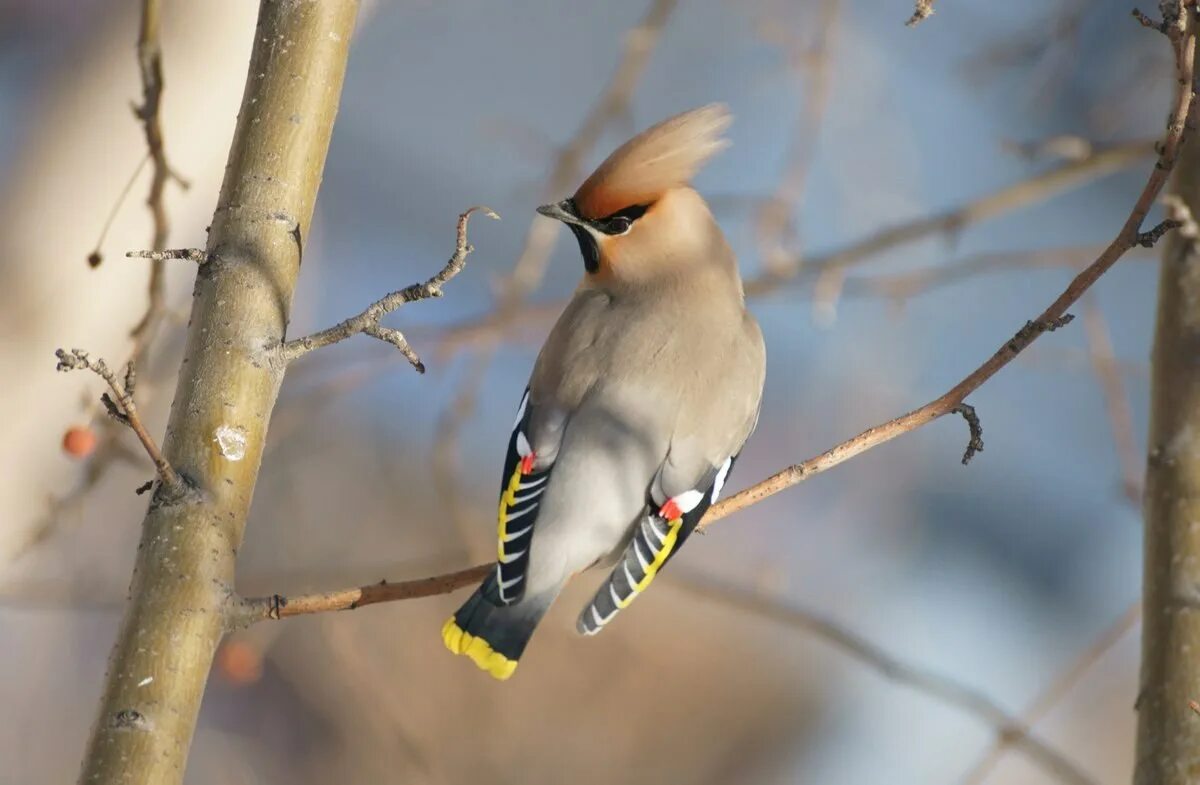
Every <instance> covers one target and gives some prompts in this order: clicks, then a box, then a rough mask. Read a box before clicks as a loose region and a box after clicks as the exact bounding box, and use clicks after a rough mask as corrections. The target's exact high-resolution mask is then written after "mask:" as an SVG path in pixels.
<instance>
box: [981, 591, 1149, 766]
mask: <svg viewBox="0 0 1200 785" xmlns="http://www.w3.org/2000/svg"><path fill="white" fill-rule="evenodd" d="M1141 617H1142V602H1141V600H1140V599H1138V600H1135V601H1134V602H1133V603H1132V604H1130V606H1129V607H1128V608H1126V609H1125V612H1124V613H1122V614H1121V616H1120V617H1119V618H1118V619H1117V620H1116V621H1115V622H1113V623H1112V624H1110V625H1109V626H1108V627H1107V628H1106V629H1105V630H1104V631H1103V632H1102V633H1100V635H1099V636H1098V637H1097V638H1096V640H1095V641H1093V642H1092V644H1091V645H1090V646H1088V647H1087V648H1086V649H1084V650H1083V652H1082V653H1081V654H1080V655H1079V656H1078V657H1076V658H1075V660H1074V661H1073V662H1072V663H1071V665H1070V667H1068V668H1067V669H1066V670H1064V671H1062V673H1061V674H1060V675H1059V676H1057V677H1056V678H1055V679H1054V680H1053V681H1052V682H1050V684H1049V686H1047V687H1046V689H1045V690H1043V691H1042V692H1041V693H1040V694H1039V695H1038V696H1037V698H1035V699H1034V701H1033V703H1032V704H1030V706H1029V708H1028V709H1026V710H1025V711H1023V712H1022V713H1021V723H1022V724H1023V725H1025V726H1026V727H1027V728H1033V727H1034V726H1036V725H1037V723H1038V722H1040V721H1041V720H1042V718H1044V717H1045V716H1046V715H1047V714H1048V713H1049V712H1050V710H1051V709H1053V708H1054V707H1055V706H1057V705H1058V703H1059V701H1061V700H1062V699H1063V697H1064V696H1065V695H1066V694H1067V693H1068V692H1070V691H1071V690H1072V689H1074V688H1075V685H1077V684H1078V683H1079V680H1080V679H1082V678H1083V676H1084V675H1085V674H1086V673H1087V672H1088V671H1089V670H1091V668H1092V666H1093V665H1095V664H1096V662H1097V661H1098V660H1099V659H1100V658H1101V657H1103V656H1104V654H1105V653H1106V652H1108V650H1109V649H1111V648H1112V647H1113V646H1116V645H1117V643H1119V642H1120V641H1121V639H1122V638H1124V637H1125V635H1126V634H1127V633H1128V632H1129V631H1130V630H1131V629H1133V626H1134V625H1135V624H1137V622H1138V619H1140V618H1141ZM1011 744H1012V739H1011V738H1009V737H1006V736H1000V737H999V738H997V739H996V741H995V742H994V743H993V744H992V746H991V748H989V749H988V751H987V752H986V753H985V754H984V757H983V758H981V759H980V761H979V762H978V763H976V764H975V765H974V766H973V767H971V770H970V771H969V772H967V774H966V775H965V776H964V777H963V778H962V780H961V781H960V782H959V785H980V783H982V782H983V781H984V780H985V779H987V776H988V775H989V774H990V773H991V771H992V769H993V768H995V766H996V764H997V763H999V762H1000V758H1001V757H1002V756H1003V755H1004V751H1005V750H1006V749H1007V748H1008V747H1009V746H1010V745H1011Z"/></svg>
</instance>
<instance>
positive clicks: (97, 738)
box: [80, 0, 357, 785]
mask: <svg viewBox="0 0 1200 785" xmlns="http://www.w3.org/2000/svg"><path fill="white" fill-rule="evenodd" d="M356 10H357V1H356V0H321V2H309V1H305V0H263V2H262V3H261V6H260V9H259V18H258V25H257V29H256V31H255V34H254V46H253V52H252V54H251V58H250V68H249V73H248V75H247V79H246V89H245V93H244V95H243V99H242V106H241V111H240V113H239V116H238V123H237V129H236V131H235V133H234V138H233V144H232V147H231V149H230V152H229V162H228V165H227V167H226V171H225V180H224V184H223V186H222V188H221V195H220V198H219V200H218V203H217V209H216V213H215V215H214V216H213V221H212V227H211V231H210V234H209V242H208V252H209V255H210V257H209V258H210V261H208V262H207V263H205V264H203V265H201V266H200V267H199V272H198V274H197V278H196V285H195V292H194V301H193V305H192V318H191V322H190V327H189V332H188V340H187V346H186V348H185V354H184V359H183V363H182V366H181V368H180V373H179V380H178V385H177V388H176V394H175V401H174V403H173V405H172V409H171V418H170V422H169V424H168V427H167V434H166V437H165V439H164V442H163V452H164V454H165V455H166V457H167V460H168V461H169V462H170V463H171V464H172V466H174V468H175V469H176V471H178V472H179V474H180V475H181V476H182V477H183V478H184V479H185V480H186V481H187V483H188V484H189V486H190V488H191V490H190V491H189V492H188V493H187V494H185V495H183V496H182V498H178V497H176V498H173V497H171V496H170V495H169V494H167V493H166V492H165V490H164V489H163V488H161V487H160V488H159V489H158V491H157V492H156V494H155V497H154V498H153V499H152V501H151V503H150V507H149V510H148V511H147V514H146V518H145V521H144V522H143V524H142V538H141V543H140V544H139V546H138V554H137V560H136V563H135V566H134V572H133V579H132V583H131V586H130V590H129V603H128V607H127V608H126V611H125V615H124V618H123V620H122V622H121V628H120V632H119V635H118V639H117V643H116V645H115V647H114V650H113V654H112V657H111V659H110V662H109V668H108V675H107V677H106V684H105V688H104V694H103V697H102V699H101V702H100V709H99V715H98V717H97V719H96V722H95V724H94V726H93V728H92V734H91V738H90V741H89V743H88V746H87V751H86V753H85V757H84V761H83V769H82V774H81V775H80V781H81V782H84V783H105V784H107V783H118V782H119V783H144V784H145V785H171V784H172V783H180V782H181V781H182V779H183V771H184V766H185V764H186V761H187V753H188V748H189V747H190V744H191V739H192V734H193V732H194V730H195V726H196V717H197V714H198V712H199V708H200V702H201V698H202V696H203V694H204V686H205V682H206V680H207V676H208V672H209V668H210V666H211V664H212V658H213V653H214V651H215V650H216V646H217V644H218V643H219V642H220V639H221V637H222V635H223V634H224V632H225V630H226V628H227V621H226V608H227V606H228V600H229V598H230V597H231V596H232V594H233V588H234V561H235V556H236V553H237V549H238V547H239V546H240V544H241V541H242V532H243V529H244V526H245V521H246V514H247V512H248V510H249V507H250V500H251V497H252V495H253V491H254V484H255V480H256V478H257V475H258V468H259V463H260V459H261V456H262V449H263V442H264V438H265V435H266V430H267V423H268V421H269V419H270V414H271V409H272V407H273V406H274V404H275V399H276V395H277V393H278V390H279V385H280V382H281V381H282V379H283V372H284V367H285V363H284V362H283V361H282V359H281V357H280V354H279V346H280V344H281V342H282V340H283V338H284V333H285V327H286V325H287V320H288V312H289V309H290V306H291V300H292V292H293V288H294V286H295V282H296V277H297V274H298V272H299V269H300V261H301V256H302V251H303V247H304V239H305V237H306V236H307V232H308V228H309V222H310V221H311V218H312V213H313V204H314V202H315V200H316V195H317V188H318V186H319V184H320V181H321V173H322V170H323V168H324V164H325V156H326V153H327V151H328V147H329V138H330V134H331V132H332V129H333V121H334V116H335V114H336V111H337V104H338V99H339V97H340V95H341V89H342V80H343V77H344V74H345V67H346V58H347V54H348V50H349V41H350V37H351V35H352V33H353V29H354V20H355V15H356Z"/></svg>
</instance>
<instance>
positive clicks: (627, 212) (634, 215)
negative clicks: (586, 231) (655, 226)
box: [592, 204, 650, 235]
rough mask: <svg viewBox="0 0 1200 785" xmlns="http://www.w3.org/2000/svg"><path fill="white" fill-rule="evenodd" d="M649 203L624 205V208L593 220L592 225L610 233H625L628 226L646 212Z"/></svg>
mask: <svg viewBox="0 0 1200 785" xmlns="http://www.w3.org/2000/svg"><path fill="white" fill-rule="evenodd" d="M649 208H650V206H649V205H645V204H635V205H633V206H631V207H626V208H625V209H624V210H619V211H617V212H615V213H613V214H612V215H609V216H607V217H605V218H601V219H600V220H598V221H595V222H593V224H592V225H593V226H595V227H596V228H597V229H599V230H600V231H601V232H604V233H605V234H610V235H617V234H625V233H626V232H628V231H629V228H630V227H631V226H633V222H634V221H636V220H637V219H639V218H641V217H642V216H643V215H645V214H646V210H648V209H649Z"/></svg>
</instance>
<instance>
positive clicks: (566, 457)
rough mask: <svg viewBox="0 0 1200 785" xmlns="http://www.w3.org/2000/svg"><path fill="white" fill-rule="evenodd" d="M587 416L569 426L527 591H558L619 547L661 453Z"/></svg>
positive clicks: (640, 435)
mask: <svg viewBox="0 0 1200 785" xmlns="http://www.w3.org/2000/svg"><path fill="white" fill-rule="evenodd" d="M646 433H647V431H646V430H643V429H630V428H629V427H627V426H624V425H621V424H618V423H615V422H614V421H612V420H611V418H606V417H605V415H604V414H603V413H599V414H596V413H591V414H590V415H585V416H584V417H583V418H582V419H577V420H576V421H574V422H572V424H571V425H570V426H569V427H568V430H567V433H566V434H565V436H564V440H563V446H562V450H561V451H560V453H559V459H558V461H557V463H556V464H555V467H554V474H553V477H552V479H551V481H550V487H549V488H547V490H546V495H545V499H544V501H543V506H542V509H541V510H540V511H539V514H538V521H537V525H536V527H535V529H534V536H533V542H532V543H531V548H532V552H531V553H530V563H529V577H528V580H529V584H528V589H527V590H528V591H533V592H536V591H538V590H540V589H543V588H548V587H550V586H553V585H557V584H558V583H560V582H561V581H562V580H564V579H565V578H569V577H570V576H572V575H574V574H575V573H577V572H580V571H582V570H585V569H587V568H588V567H590V566H592V565H593V564H595V563H596V562H597V561H599V560H602V559H603V558H605V557H606V556H608V555H609V554H611V553H612V552H613V551H614V550H616V549H619V548H620V547H622V545H623V543H624V542H625V540H626V538H627V537H628V533H629V531H630V529H631V528H632V526H633V525H634V524H635V523H636V522H637V520H638V518H639V516H640V515H641V513H642V510H643V508H644V506H645V502H646V492H647V489H648V487H649V485H650V481H651V479H652V478H653V476H654V473H655V472H656V471H657V470H658V467H659V466H660V465H661V464H662V461H663V458H664V457H665V455H666V450H667V442H666V439H665V438H654V437H648V436H646Z"/></svg>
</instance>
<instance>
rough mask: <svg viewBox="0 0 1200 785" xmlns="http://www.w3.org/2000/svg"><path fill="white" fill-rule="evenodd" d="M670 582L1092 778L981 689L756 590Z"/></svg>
mask: <svg viewBox="0 0 1200 785" xmlns="http://www.w3.org/2000/svg"><path fill="white" fill-rule="evenodd" d="M671 584H672V585H673V586H676V587H678V588H680V589H683V590H684V591H686V592H688V593H689V594H693V595H695V596H697V597H700V598H702V599H705V600H713V601H716V602H718V603H721V604H723V605H728V606H730V607H732V608H735V609H737V610H739V611H745V612H749V613H753V614H755V615H756V616H761V617H763V618H766V619H770V620H771V621H774V622H777V623H779V624H781V625H784V626H786V627H791V628H794V629H799V630H804V631H806V632H810V633H812V634H814V635H816V636H817V637H818V638H819V639H821V640H823V641H825V642H827V643H829V644H831V645H833V646H835V647H837V648H838V649H840V650H842V651H843V652H845V653H846V654H848V655H850V656H851V657H853V658H854V659H856V660H858V661H859V662H861V663H862V664H864V665H866V666H867V667H869V668H874V669H875V670H877V671H879V673H880V674H882V675H883V677H884V678H886V679H888V680H890V681H893V682H896V683H897V684H903V685H906V686H908V687H911V688H912V689H914V690H916V691H917V692H919V693H921V694H922V695H927V696H929V697H930V698H932V699H934V700H936V701H939V702H941V703H944V704H946V705H948V706H953V707H955V708H957V709H959V710H960V711H963V712H965V713H967V714H970V715H972V716H974V717H976V718H977V719H979V720H980V721H981V722H983V723H984V724H985V725H988V726H989V727H990V728H992V730H993V731H994V732H995V734H996V737H997V739H998V740H999V741H998V743H1001V742H1002V743H1004V744H1009V745H1012V746H1014V747H1017V748H1018V749H1020V750H1021V751H1023V752H1024V753H1025V754H1026V755H1028V756H1029V758H1030V759H1031V760H1032V761H1033V762H1034V763H1036V764H1037V765H1038V766H1041V767H1042V768H1043V769H1044V770H1045V771H1046V772H1047V773H1049V774H1051V775H1053V776H1054V777H1055V778H1056V779H1058V780H1059V781H1061V782H1067V783H1073V785H1091V783H1092V779H1091V778H1090V777H1088V776H1087V775H1086V774H1084V773H1083V772H1082V771H1080V769H1079V767H1078V766H1076V765H1075V764H1074V763H1072V762H1071V761H1069V760H1067V759H1066V758H1065V757H1063V755H1062V753H1060V752H1058V751H1057V750H1055V749H1054V748H1053V747H1051V746H1050V745H1048V744H1047V743H1046V742H1044V741H1042V740H1041V739H1040V738H1038V737H1037V736H1036V735H1034V734H1033V733H1032V731H1031V729H1030V727H1029V723H1028V722H1025V721H1023V720H1021V719H1020V718H1019V717H1015V716H1013V715H1012V714H1010V713H1009V712H1008V711H1006V710H1005V709H1004V708H1003V707H1002V706H1001V705H1000V704H998V703H997V702H996V701H994V700H992V699H991V698H990V697H988V696H987V695H985V694H983V693H982V692H980V691H978V690H977V689H975V688H974V687H971V686H969V685H967V684H963V683H962V682H959V681H957V680H955V679H952V678H950V677H949V676H945V675H943V674H940V673H935V672H933V671H930V670H928V669H926V668H923V667H921V666H919V665H914V664H912V663H908V662H905V661H903V660H901V659H899V658H897V657H896V656H894V655H893V654H891V653H890V652H888V651H887V650H885V649H884V648H883V647H882V646H879V645H878V644H875V643H872V642H871V641H869V640H867V639H866V638H863V637H861V636H860V635H858V634H857V633H854V632H851V631H850V630H848V629H846V628H845V627H843V626H842V625H840V624H838V623H837V622H835V621H833V620H832V619H830V618H827V617H824V616H821V615H819V614H817V613H814V612H812V611H809V610H804V609H801V608H795V607H791V606H789V605H785V604H783V603H781V602H778V601H774V600H771V599H769V598H767V597H764V596H762V595H761V594H759V593H756V592H751V591H747V590H744V589H735V588H733V587H730V586H724V585H721V586H718V585H714V584H712V583H710V582H708V581H700V580H696V579H693V578H687V577H684V578H681V577H679V576H676V577H674V578H672V580H671Z"/></svg>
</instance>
